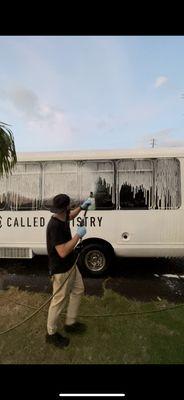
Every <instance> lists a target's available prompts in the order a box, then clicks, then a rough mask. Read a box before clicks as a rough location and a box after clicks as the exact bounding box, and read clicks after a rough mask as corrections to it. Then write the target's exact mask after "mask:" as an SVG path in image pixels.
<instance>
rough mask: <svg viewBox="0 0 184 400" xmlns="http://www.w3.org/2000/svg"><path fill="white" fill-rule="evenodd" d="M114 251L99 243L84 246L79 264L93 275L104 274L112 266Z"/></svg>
mask: <svg viewBox="0 0 184 400" xmlns="http://www.w3.org/2000/svg"><path fill="white" fill-rule="evenodd" d="M112 258H113V253H112V251H110V249H109V248H108V247H107V246H105V245H102V244H99V243H91V244H87V245H86V246H84V248H83V249H82V251H81V254H80V257H79V260H78V266H79V268H81V269H82V270H83V271H85V272H86V271H87V272H88V273H89V274H90V275H93V276H102V275H104V274H105V273H106V272H107V271H108V270H109V268H110V264H111V261H112Z"/></svg>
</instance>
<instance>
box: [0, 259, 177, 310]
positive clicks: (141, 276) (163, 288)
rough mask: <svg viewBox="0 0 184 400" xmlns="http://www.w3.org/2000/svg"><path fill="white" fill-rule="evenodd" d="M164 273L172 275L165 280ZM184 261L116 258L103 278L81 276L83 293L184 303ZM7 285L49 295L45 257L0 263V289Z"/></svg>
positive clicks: (1, 261)
mask: <svg viewBox="0 0 184 400" xmlns="http://www.w3.org/2000/svg"><path fill="white" fill-rule="evenodd" d="M165 274H170V275H173V277H172V276H171V277H166V276H164V275H165ZM182 274H183V275H184V260H183V259H165V258H128V259H125V258H115V260H114V262H113V265H112V266H111V269H110V271H109V272H108V274H106V275H105V276H103V277H98V278H97V277H91V276H89V274H87V273H83V278H84V283H85V288H86V294H87V295H89V296H90V295H95V296H102V295H103V292H104V287H105V288H107V289H111V290H113V291H115V292H117V293H119V294H121V295H123V296H126V297H127V298H130V299H135V300H138V301H152V300H157V301H158V300H159V299H163V298H164V299H167V300H168V301H172V302H175V303H176V302H184V279H183V278H181V277H180V276H181V275H182ZM9 286H15V287H19V288H20V289H23V290H28V291H35V292H48V293H51V290H52V285H51V282H50V279H49V276H48V258H47V256H35V257H34V258H33V259H30V260H12V259H11V260H10V259H4V260H0V290H5V289H7V288H8V287H9Z"/></svg>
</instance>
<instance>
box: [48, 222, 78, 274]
mask: <svg viewBox="0 0 184 400" xmlns="http://www.w3.org/2000/svg"><path fill="white" fill-rule="evenodd" d="M71 239H72V235H71V231H70V226H69V222H68V221H67V222H63V221H60V220H59V219H57V218H55V217H54V216H52V217H51V219H50V221H49V223H48V225H47V252H48V257H49V273H50V275H53V274H60V273H62V272H66V271H68V270H69V269H70V268H72V266H73V265H74V263H75V260H76V254H75V251H74V250H73V251H72V252H71V253H70V254H68V256H66V257H64V258H62V257H60V256H59V254H58V252H57V250H56V248H55V246H57V245H59V244H63V243H66V242H68V241H69V240H71Z"/></svg>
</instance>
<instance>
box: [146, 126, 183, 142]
mask: <svg viewBox="0 0 184 400" xmlns="http://www.w3.org/2000/svg"><path fill="white" fill-rule="evenodd" d="M174 133H176V130H174V129H173V128H166V129H162V130H160V131H158V132H153V133H149V134H147V135H144V136H143V137H142V139H141V140H140V143H141V146H143V147H151V143H152V140H153V139H155V146H156V147H182V146H184V139H177V138H173V137H172V134H174Z"/></svg>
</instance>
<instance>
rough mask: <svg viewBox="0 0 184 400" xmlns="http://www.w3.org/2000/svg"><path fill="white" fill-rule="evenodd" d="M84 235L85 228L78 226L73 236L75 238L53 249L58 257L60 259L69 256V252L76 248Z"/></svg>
mask: <svg viewBox="0 0 184 400" xmlns="http://www.w3.org/2000/svg"><path fill="white" fill-rule="evenodd" d="M85 234H86V228H85V226H79V227H78V228H77V233H76V234H75V236H74V237H73V238H72V239H71V240H69V241H68V242H66V243H62V244H58V245H56V246H55V249H56V251H57V253H58V254H59V256H60V257H61V258H65V257H66V256H68V254H70V253H71V251H72V250H73V249H74V247H75V246H76V244H77V242H78V241H79V239H82V237H83V236H84V235H85Z"/></svg>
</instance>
